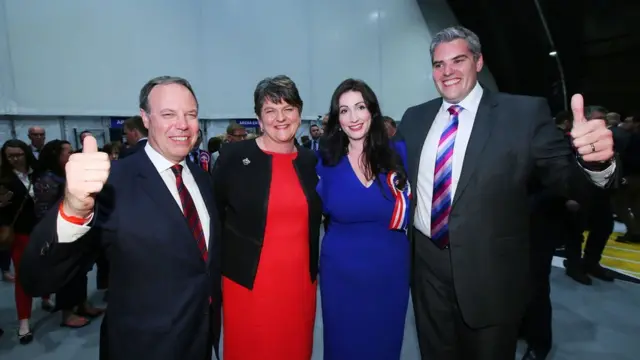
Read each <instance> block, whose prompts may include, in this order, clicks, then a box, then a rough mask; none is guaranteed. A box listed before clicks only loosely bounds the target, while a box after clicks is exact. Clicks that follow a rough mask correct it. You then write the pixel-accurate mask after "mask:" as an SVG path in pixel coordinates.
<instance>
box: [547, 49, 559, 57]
mask: <svg viewBox="0 0 640 360" xmlns="http://www.w3.org/2000/svg"><path fill="white" fill-rule="evenodd" d="M556 55H558V52H557V51H555V50H554V51H549V56H556Z"/></svg>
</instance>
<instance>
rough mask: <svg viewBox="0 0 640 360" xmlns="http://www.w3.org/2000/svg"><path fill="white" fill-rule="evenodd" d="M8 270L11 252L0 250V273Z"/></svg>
mask: <svg viewBox="0 0 640 360" xmlns="http://www.w3.org/2000/svg"><path fill="white" fill-rule="evenodd" d="M9 270H11V250H8V249H7V250H0V272H7V271H9ZM0 275H2V274H0Z"/></svg>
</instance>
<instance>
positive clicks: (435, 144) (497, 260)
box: [397, 27, 616, 360]
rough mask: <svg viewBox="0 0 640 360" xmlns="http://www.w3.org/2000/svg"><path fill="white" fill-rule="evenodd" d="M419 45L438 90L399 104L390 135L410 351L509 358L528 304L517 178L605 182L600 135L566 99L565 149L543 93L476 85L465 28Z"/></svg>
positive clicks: (478, 65) (577, 185)
mask: <svg viewBox="0 0 640 360" xmlns="http://www.w3.org/2000/svg"><path fill="white" fill-rule="evenodd" d="M430 51H431V58H432V66H433V78H434V83H435V85H436V88H437V89H438V92H439V93H440V95H441V96H442V97H441V98H438V99H434V100H431V101H429V102H426V103H424V104H421V105H417V106H414V107H411V108H409V109H408V110H407V111H406V112H405V114H404V116H403V117H402V121H401V123H400V125H399V127H398V134H397V136H398V137H399V138H401V139H403V140H404V141H405V142H406V145H407V152H408V161H407V168H408V169H407V170H408V174H409V179H410V182H411V184H412V185H414V187H415V188H416V190H417V191H416V194H415V196H414V197H413V200H412V204H411V217H412V224H411V226H410V228H409V237H410V239H411V241H412V243H413V256H414V259H413V262H414V267H413V276H412V292H413V301H414V310H415V315H416V324H417V330H418V340H419V343H420V350H421V353H422V358H423V359H428V360H457V359H464V360H506V359H509V360H513V358H514V355H515V350H516V342H517V336H518V327H519V324H520V322H521V319H522V316H523V314H524V309H525V307H526V305H527V302H528V301H529V289H530V283H529V278H528V272H529V264H528V262H529V253H528V246H529V239H528V237H529V206H528V205H529V203H528V197H527V183H528V180H529V179H530V178H531V177H532V176H534V175H535V176H538V177H539V178H541V179H542V180H543V181H544V185H545V186H547V187H550V188H553V189H554V190H556V191H558V192H559V193H564V194H568V193H569V192H570V191H571V192H572V194H573V193H574V191H575V192H578V193H579V192H580V191H581V189H584V188H587V187H589V186H593V184H595V185H596V186H600V187H604V186H607V185H608V184H609V183H610V182H611V179H612V177H613V176H614V175H615V172H616V171H615V169H616V167H615V163H614V162H613V161H612V158H613V141H612V136H611V132H610V131H609V130H607V128H606V125H605V122H604V121H603V120H592V121H589V122H587V121H586V120H585V119H584V114H583V108H584V106H583V104H582V97H581V96H579V95H576V96H574V98H573V100H572V108H573V115H574V118H575V119H577V122H576V124H575V125H574V128H573V130H572V138H573V145H574V147H575V150H573V149H571V147H570V146H569V144H568V143H567V142H566V140H565V139H563V136H562V134H561V133H560V132H558V131H557V130H556V128H555V125H554V122H553V121H552V119H551V116H550V111H549V108H548V105H547V103H546V101H545V100H544V99H539V98H533V97H527V96H517V95H508V94H503V93H497V92H490V91H489V90H487V89H483V87H482V86H481V85H480V84H479V83H478V80H477V73H478V72H480V70H481V69H482V66H483V58H482V53H481V46H480V41H479V39H478V37H477V35H475V34H474V33H473V32H471V31H470V30H468V29H465V28H462V27H452V28H447V29H444V30H442V31H441V32H439V33H438V34H436V35H435V36H434V38H433V41H432V43H431V48H430ZM585 173H586V175H587V176H585ZM534 355H535V354H529V355H527V356H534ZM531 358H535V357H531Z"/></svg>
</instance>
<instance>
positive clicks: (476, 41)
mask: <svg viewBox="0 0 640 360" xmlns="http://www.w3.org/2000/svg"><path fill="white" fill-rule="evenodd" d="M458 39H462V40H464V41H466V42H467V46H468V47H469V51H470V52H471V54H473V59H474V60H478V58H480V55H481V54H482V45H480V38H479V37H478V35H476V33H474V32H473V31H471V30H469V29H467V28H465V27H462V26H451V27H448V28H446V29H443V30H440V32H438V33H437V34H435V35H434V36H433V39H431V46H430V48H429V52H430V53H431V59H433V54H434V52H435V51H436V47H438V45H440V44H442V43H449V42H452V41H454V40H458Z"/></svg>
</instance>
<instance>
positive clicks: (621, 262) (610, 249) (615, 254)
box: [583, 233, 640, 276]
mask: <svg viewBox="0 0 640 360" xmlns="http://www.w3.org/2000/svg"><path fill="white" fill-rule="evenodd" d="M586 235H587V233H585V239H586ZM622 235H624V234H623V233H613V234H611V237H609V241H608V242H607V245H606V246H605V249H604V252H603V254H602V261H601V263H602V265H604V266H606V267H609V268H612V269H614V270H620V271H622V272H627V273H630V274H631V275H635V276H638V275H639V274H640V244H629V243H622V242H617V241H615V239H616V238H617V237H619V236H622ZM583 245H584V244H583Z"/></svg>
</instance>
